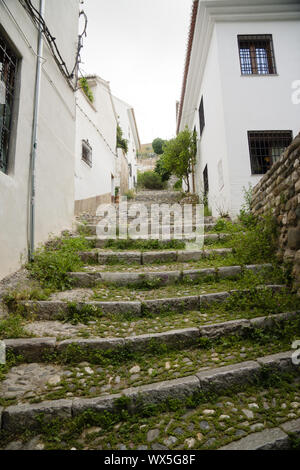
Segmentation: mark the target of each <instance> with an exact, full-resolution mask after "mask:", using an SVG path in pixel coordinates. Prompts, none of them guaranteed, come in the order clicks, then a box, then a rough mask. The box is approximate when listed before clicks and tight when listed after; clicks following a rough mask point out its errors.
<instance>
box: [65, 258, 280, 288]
mask: <svg viewBox="0 0 300 470" xmlns="http://www.w3.org/2000/svg"><path fill="white" fill-rule="evenodd" d="M264 269H272V264H270V263H264V264H256V265H246V266H244V267H242V266H224V267H220V268H205V269H189V270H184V271H161V272H157V271H155V272H130V273H128V272H108V271H107V272H72V273H68V276H69V277H70V278H71V279H72V280H73V282H74V285H76V286H77V287H92V286H95V285H96V284H97V283H99V282H104V283H108V284H115V285H118V286H126V285H138V284H140V283H141V282H143V281H146V282H147V281H150V282H151V281H159V282H160V283H161V285H162V286H165V285H169V284H174V283H176V282H182V281H185V280H190V281H197V280H198V281H200V280H201V279H206V278H211V277H213V278H215V279H228V278H237V277H238V276H240V275H241V274H242V273H243V272H245V271H252V272H254V273H258V272H259V271H262V270H264Z"/></svg>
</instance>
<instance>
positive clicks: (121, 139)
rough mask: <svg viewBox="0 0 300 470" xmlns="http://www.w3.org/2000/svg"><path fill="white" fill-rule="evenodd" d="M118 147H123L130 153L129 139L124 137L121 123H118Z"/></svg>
mask: <svg viewBox="0 0 300 470" xmlns="http://www.w3.org/2000/svg"><path fill="white" fill-rule="evenodd" d="M117 148H119V149H123V150H124V152H125V153H128V140H126V139H124V137H123V131H122V129H121V127H120V125H119V124H118V125H117Z"/></svg>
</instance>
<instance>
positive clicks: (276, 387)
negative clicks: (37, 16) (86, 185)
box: [0, 191, 300, 451]
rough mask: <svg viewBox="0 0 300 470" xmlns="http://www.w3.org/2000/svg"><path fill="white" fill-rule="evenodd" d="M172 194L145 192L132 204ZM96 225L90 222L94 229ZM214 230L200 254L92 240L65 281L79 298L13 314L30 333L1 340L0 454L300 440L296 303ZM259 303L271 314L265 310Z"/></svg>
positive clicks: (262, 445)
mask: <svg viewBox="0 0 300 470" xmlns="http://www.w3.org/2000/svg"><path fill="white" fill-rule="evenodd" d="M175 196H176V197H177V198H178V193H174V192H167V191H164V192H143V193H141V194H138V196H137V198H136V201H138V202H146V203H149V202H151V201H155V203H170V202H171V203H173V202H174V201H175V200H176V197H175ZM98 220H99V219H96V218H95V217H94V216H91V217H88V216H85V221H86V222H88V225H90V226H95V224H96V223H97V222H98ZM206 222H207V223H214V222H215V221H214V220H212V219H209V220H207V221H206ZM206 229H207V230H211V227H206ZM207 235H210V236H212V238H209V237H208V238H206V244H205V246H204V247H203V248H202V249H198V250H197V249H194V250H185V249H183V248H182V249H170V248H169V249H168V244H167V243H168V241H166V242H165V243H166V247H165V248H164V249H161V247H160V248H159V249H144V248H142V249H141V248H138V247H137V248H136V249H130V250H129V251H127V250H122V249H120V248H115V247H114V246H112V247H106V246H105V243H102V242H103V241H102V240H98V241H97V240H96V239H95V238H94V236H93V235H90V234H89V236H87V238H88V239H89V240H90V241H91V240H92V241H93V242H94V246H95V248H93V249H91V250H90V251H87V252H81V253H79V255H80V257H81V259H82V260H83V262H84V263H85V266H84V268H83V270H82V271H80V272H77V273H74V272H73V273H70V277H71V278H72V279H73V281H74V288H73V289H72V290H67V291H64V292H55V293H52V294H51V297H50V298H48V299H47V300H39V301H36V300H18V301H17V304H14V305H13V306H11V311H10V315H15V314H16V313H18V314H20V313H21V314H22V316H23V318H24V325H23V327H24V331H26V335H25V336H23V337H22V336H21V337H18V338H10V339H5V338H4V341H5V344H6V350H7V354H8V357H9V358H10V367H8V369H7V370H5V371H4V373H3V374H4V376H3V377H2V381H0V399H1V401H0V417H1V418H0V423H1V439H0V448H6V449H44V448H47V449H48V448H50V449H71V448H76V449H116V450H126V449H127V450H134V449H138V450H149V451H150V450H168V449H170V450H180V449H190V450H192V449H194V450H201V449H219V448H222V449H255V450H258V449H290V448H293V446H295V445H296V444H295V442H297V438H299V436H300V392H299V379H300V377H299V366H297V365H296V364H294V363H293V361H292V354H293V352H294V351H293V350H292V349H291V348H292V342H293V340H294V339H295V334H296V335H297V332H298V333H299V312H300V302H299V299H297V298H296V297H295V296H293V295H292V294H290V293H289V292H288V291H287V288H286V287H285V286H283V285H282V284H278V282H276V276H275V273H274V269H273V266H272V265H270V264H269V263H263V264H260V265H257V264H253V265H248V266H239V265H236V264H235V265H232V263H231V260H232V259H234V258H232V257H233V255H234V254H233V252H232V248H234V246H230V244H231V240H230V234H218V233H213V232H212V233H210V234H207ZM220 235H221V236H220ZM223 235H224V236H223ZM99 242H101V243H99ZM222 244H223V245H224V246H222ZM219 245H220V246H219ZM257 280H259V281H257ZM264 296H269V297H270V298H273V299H275V302H274V304H275V305H276V306H277V307H276V309H275V308H274V310H272V311H271V310H270V311H266V312H265V311H264V307H261V305H262V304H261V299H262V298H264ZM247 302H248V303H249V306H248V304H247ZM281 305H282V310H281V307H280V306H281ZM0 332H1V329H0ZM299 334H300V333H299ZM0 380H1V369H0ZM52 423H53V424H52ZM58 423H59V425H58ZM51 426H52V427H51ZM71 430H72V431H71ZM28 431H30V432H31V433H32V434H31V436H30V438H29V437H28V435H27V433H28Z"/></svg>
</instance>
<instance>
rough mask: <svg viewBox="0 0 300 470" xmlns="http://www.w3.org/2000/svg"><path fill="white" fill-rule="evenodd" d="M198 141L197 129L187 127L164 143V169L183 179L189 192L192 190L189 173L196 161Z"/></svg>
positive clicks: (162, 158)
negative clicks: (191, 129)
mask: <svg viewBox="0 0 300 470" xmlns="http://www.w3.org/2000/svg"><path fill="white" fill-rule="evenodd" d="M196 142H197V133H196V131H190V130H189V129H188V128H187V127H186V128H185V129H184V131H181V132H180V133H179V134H178V135H177V137H175V138H174V139H171V140H169V141H168V142H167V143H166V144H165V145H164V153H163V155H162V157H161V160H162V163H161V165H162V166H163V168H164V170H165V171H168V172H170V173H171V174H173V175H175V176H177V178H179V179H183V181H184V182H185V184H186V186H187V192H190V182H189V175H190V173H191V171H192V168H193V165H194V164H195V162H196V150H197V147H196V146H197V144H196Z"/></svg>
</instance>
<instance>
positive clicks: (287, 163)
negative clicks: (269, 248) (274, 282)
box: [252, 133, 300, 292]
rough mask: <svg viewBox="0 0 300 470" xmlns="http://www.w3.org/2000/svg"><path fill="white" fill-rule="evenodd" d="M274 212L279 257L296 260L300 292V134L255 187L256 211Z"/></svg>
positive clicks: (297, 282) (294, 269)
mask: <svg viewBox="0 0 300 470" xmlns="http://www.w3.org/2000/svg"><path fill="white" fill-rule="evenodd" d="M270 209H271V210H272V212H273V213H274V215H275V217H276V219H277V222H278V225H279V231H280V234H279V250H278V255H279V257H280V259H281V260H283V261H292V263H293V275H294V277H295V284H296V287H297V288H298V291H299V292H300V133H299V134H298V136H297V137H296V138H295V139H294V140H293V142H292V144H291V145H290V146H289V147H288V148H287V149H286V150H285V152H284V153H283V154H282V155H281V157H280V159H279V161H277V162H276V163H275V164H274V165H273V166H272V167H271V168H270V170H269V171H268V172H267V173H266V174H265V175H264V176H263V178H262V179H261V180H260V182H259V183H258V184H257V185H256V186H255V188H254V191H253V202H252V212H253V213H254V214H255V215H262V214H264V213H266V212H268V211H269V210H270Z"/></svg>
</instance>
